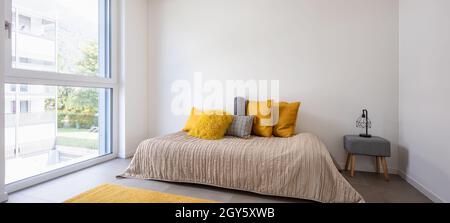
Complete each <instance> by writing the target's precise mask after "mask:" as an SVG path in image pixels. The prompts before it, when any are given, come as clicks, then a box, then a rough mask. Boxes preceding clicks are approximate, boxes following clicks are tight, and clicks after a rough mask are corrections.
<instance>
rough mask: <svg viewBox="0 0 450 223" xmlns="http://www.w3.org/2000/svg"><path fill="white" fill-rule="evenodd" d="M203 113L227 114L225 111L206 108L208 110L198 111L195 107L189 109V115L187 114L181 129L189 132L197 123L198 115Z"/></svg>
mask: <svg viewBox="0 0 450 223" xmlns="http://www.w3.org/2000/svg"><path fill="white" fill-rule="evenodd" d="M203 114H207V115H229V114H228V113H227V112H224V111H221V110H208V111H200V110H198V109H196V108H195V107H194V108H192V110H191V115H190V116H189V118H188V120H187V122H186V124H185V126H184V128H183V131H185V132H189V131H190V130H191V129H192V128H194V126H195V125H196V124H197V122H198V120H199V119H200V116H201V115H203Z"/></svg>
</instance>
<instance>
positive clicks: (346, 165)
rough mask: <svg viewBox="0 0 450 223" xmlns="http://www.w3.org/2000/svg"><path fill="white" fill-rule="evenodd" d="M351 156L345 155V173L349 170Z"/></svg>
mask: <svg viewBox="0 0 450 223" xmlns="http://www.w3.org/2000/svg"><path fill="white" fill-rule="evenodd" d="M351 157H352V155H351V154H350V153H349V154H347V161H346V162H345V171H348V170H349V169H350V158H351Z"/></svg>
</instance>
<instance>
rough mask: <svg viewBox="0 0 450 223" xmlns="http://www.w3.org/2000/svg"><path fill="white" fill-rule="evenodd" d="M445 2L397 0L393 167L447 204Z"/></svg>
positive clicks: (449, 5)
mask: <svg viewBox="0 0 450 223" xmlns="http://www.w3.org/2000/svg"><path fill="white" fill-rule="evenodd" d="M449 12H450V1H448V0H400V111H399V112H400V116H399V117H400V127H399V131H400V133H399V169H400V170H401V171H402V174H403V175H404V176H405V177H406V178H407V179H408V180H409V181H410V182H411V183H412V184H413V185H415V186H416V187H417V188H419V189H421V190H422V191H423V192H424V193H425V194H426V195H428V196H429V197H430V198H432V199H433V200H434V201H444V202H450V190H449V185H450V162H449V157H450V146H449V140H448V139H449V133H450V119H449V118H448V115H449V111H450V104H449V95H450V41H449V40H450V13H449Z"/></svg>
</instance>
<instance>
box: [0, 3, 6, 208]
mask: <svg viewBox="0 0 450 223" xmlns="http://www.w3.org/2000/svg"><path fill="white" fill-rule="evenodd" d="M4 9H5V7H4V2H1V3H0V19H1V20H0V21H3V18H4V13H5V11H4ZM2 24H3V23H2ZM0 30H1V32H0V117H4V112H5V108H4V106H5V97H4V92H5V91H4V79H3V78H4V71H5V68H4V65H5V64H4V62H5V53H4V52H5V44H4V43H5V39H4V38H5V32H3V28H2V29H0ZM4 135H5V133H4V118H0V202H3V201H5V200H6V199H7V196H6V193H5V143H4V137H5V136H4Z"/></svg>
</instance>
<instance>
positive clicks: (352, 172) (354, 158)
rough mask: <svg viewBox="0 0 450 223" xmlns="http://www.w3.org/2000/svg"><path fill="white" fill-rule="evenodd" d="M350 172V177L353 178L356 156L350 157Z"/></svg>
mask: <svg viewBox="0 0 450 223" xmlns="http://www.w3.org/2000/svg"><path fill="white" fill-rule="evenodd" d="M351 163H352V164H351V166H352V169H351V172H350V176H351V177H354V176H355V165H356V156H355V155H351Z"/></svg>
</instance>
